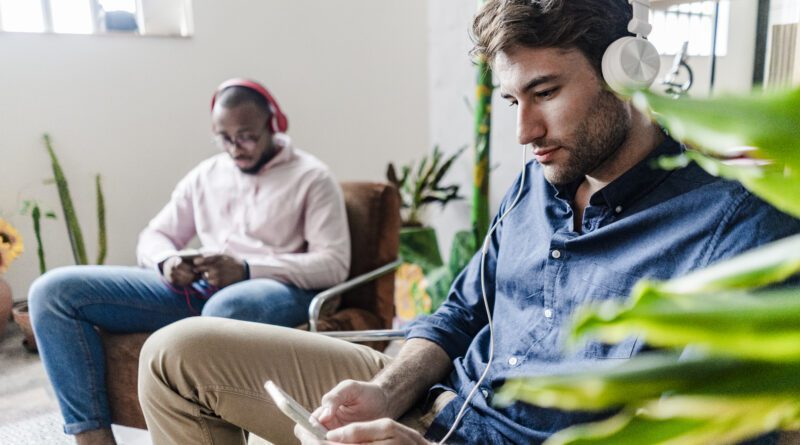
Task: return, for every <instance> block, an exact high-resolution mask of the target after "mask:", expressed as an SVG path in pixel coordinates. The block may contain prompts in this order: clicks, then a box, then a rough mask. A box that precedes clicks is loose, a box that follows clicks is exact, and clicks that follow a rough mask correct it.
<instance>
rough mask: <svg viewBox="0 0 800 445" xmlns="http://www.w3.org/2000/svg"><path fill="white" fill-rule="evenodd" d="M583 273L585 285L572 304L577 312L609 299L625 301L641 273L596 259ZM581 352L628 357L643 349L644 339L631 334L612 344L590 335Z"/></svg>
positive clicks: (591, 356)
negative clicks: (637, 273) (632, 272)
mask: <svg viewBox="0 0 800 445" xmlns="http://www.w3.org/2000/svg"><path fill="white" fill-rule="evenodd" d="M584 272H585V273H583V274H582V275H581V285H582V286H581V289H579V290H578V295H577V296H576V298H575V304H574V307H572V308H571V312H572V314H573V316H574V315H575V313H576V312H577V311H580V310H582V309H581V307H582V306H586V305H596V304H599V303H600V302H602V301H606V300H616V301H625V300H627V299H628V297H629V295H630V292H631V289H632V288H633V286H634V285H635V284H636V282H637V281H639V279H640V277H638V276H634V275H630V274H626V273H624V272H619V271H615V270H612V269H609V268H607V267H604V266H601V265H599V264H596V263H592V264H591V265H590V266H589V267H588V268H586V270H585V271H584ZM587 340H588V341H586V343H585V344H584V346H583V347H582V348H581V349H580V350H579V352H578V355H579V356H582V357H585V358H589V359H627V358H630V357H631V356H632V355H633V353H634V352H636V351H638V350H639V349H642V347H643V343H642V342H641V340H640V339H639V338H638V337H636V336H631V337H628V338H626V339H624V340H623V341H621V342H619V343H615V344H609V343H603V342H600V341H597V340H594V339H591V338H589V339H587Z"/></svg>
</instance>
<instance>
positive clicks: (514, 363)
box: [508, 357, 518, 366]
mask: <svg viewBox="0 0 800 445" xmlns="http://www.w3.org/2000/svg"><path fill="white" fill-rule="evenodd" d="M517 361H518V360H517V358H516V357H511V358H510V359H508V364H509V365H511V366H514V365H516V364H517Z"/></svg>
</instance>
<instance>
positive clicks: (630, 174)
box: [589, 135, 684, 208]
mask: <svg viewBox="0 0 800 445" xmlns="http://www.w3.org/2000/svg"><path fill="white" fill-rule="evenodd" d="M683 151H684V147H683V146H682V145H681V144H680V143H678V142H677V141H676V140H674V139H672V138H671V137H669V136H668V135H667V136H666V137H665V139H664V141H663V142H661V143H660V144H658V145H657V146H656V148H654V149H653V150H652V151H651V152H650V153H649V154H648V155H647V157H646V158H644V159H643V160H641V161H640V162H639V163H638V164H636V165H634V166H633V167H632V168H630V169H629V170H628V171H626V172H625V173H623V174H622V175H621V176H620V177H619V178H617V179H615V180H613V181H611V183H610V184H608V185H606V186H605V187H603V188H602V189H600V190H599V191H598V192H597V193H595V194H594V195H592V197H591V198H590V199H589V204H591V205H603V204H605V205H606V206H608V207H610V208H616V207H617V206H623V207H626V206H628V205H629V204H630V203H632V202H634V201H636V200H637V199H639V198H640V197H641V196H643V195H646V194H648V193H650V191H651V190H653V188H655V187H656V186H657V185H658V184H660V183H661V182H662V181H663V180H664V179H666V177H667V176H669V175H670V174H671V173H672V172H671V170H667V169H663V168H659V167H658V166H656V165H655V160H656V159H658V158H660V157H661V156H670V155H679V154H681V153H683Z"/></svg>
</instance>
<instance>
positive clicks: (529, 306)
mask: <svg viewBox="0 0 800 445" xmlns="http://www.w3.org/2000/svg"><path fill="white" fill-rule="evenodd" d="M632 2H633V7H631V5H630V4H629V2H628V1H627V0H490V1H488V2H487V3H486V4H485V6H484V7H483V9H482V10H481V11H480V12H479V14H478V15H477V16H476V18H475V21H474V24H473V36H474V40H475V50H474V51H475V53H477V54H479V55H483V56H485V57H487V58H488V60H489V61H490V62H491V64H492V67H493V69H494V74H495V75H496V78H497V80H498V81H499V84H500V89H499V90H500V96H501V97H502V98H504V99H505V100H506V101H507V102H508V103H509V104H510V105H511V106H513V107H515V108H516V110H517V139H518V142H519V144H521V145H523V146H524V149H525V150H531V151H532V152H533V156H534V157H535V162H531V163H527V164H526V165H524V167H523V171H522V174H521V175H520V176H519V178H518V179H517V181H516V183H515V184H514V186H513V187H512V188H511V190H509V192H508V194H507V195H506V197H505V199H504V200H503V201H502V203H501V205H500V212H499V213H498V216H497V217H496V218H495V222H494V225H493V227H492V230H491V231H490V233H489V235H488V236H487V239H486V241H485V243H484V246H483V248H482V249H481V251H480V252H478V253H477V254H476V255H475V256H474V258H473V259H472V261H471V262H470V263H469V265H468V266H467V267H466V269H465V270H464V271H463V272H462V273H461V274H460V275H459V276H458V278H457V279H456V281H455V283H454V284H453V287H452V288H451V291H450V295H449V297H448V299H447V301H446V302H445V303H444V304H443V305H442V307H440V308H439V309H438V310H437V311H436V312H435V313H434V314H433V315H432V316H430V317H428V318H425V319H421V320H418V321H417V322H415V323H414V324H412V326H411V327H410V328H409V329H408V331H407V334H406V342H405V344H404V345H403V348H402V349H401V351H400V352H399V355H398V356H397V357H395V358H390V357H387V356H385V355H383V354H381V353H378V352H375V351H372V350H370V349H367V348H365V347H361V346H357V345H352V344H349V343H345V342H341V341H338V340H334V339H329V338H326V337H320V336H319V335H317V334H310V333H306V332H298V331H293V330H286V329H280V328H277V327H271V326H257V325H246V326H245V325H243V324H240V323H236V322H233V321H226V322H224V323H217V324H214V325H213V326H212V325H211V324H210V323H208V322H205V321H204V320H186V321H183V322H179V323H176V324H174V325H172V326H170V327H168V328H166V329H163V330H161V331H159V332H157V333H156V334H154V335H153V336H152V337H151V338H150V340H149V341H148V343H147V344H146V345H145V347H144V349H143V351H142V356H141V360H140V373H139V376H140V398H141V401H142V405H143V408H144V411H145V417H146V419H147V424H148V427H149V429H150V431H151V434H152V437H153V439H154V443H155V444H168V443H208V444H210V443H215V444H234V443H236V444H238V443H242V441H243V433H242V430H246V431H250V432H253V433H255V434H258V435H259V436H262V437H264V438H266V439H267V440H269V441H270V442H272V443H275V444H284V443H295V439H294V437H292V433H294V434H295V435H296V436H297V437H298V438H300V439H301V441H302V443H304V444H316V443H329V442H323V441H322V440H321V439H319V438H318V437H316V436H315V434H313V433H312V432H311V431H309V430H306V429H305V428H303V427H301V426H294V425H293V422H292V421H291V420H290V419H289V418H288V417H286V416H283V415H282V414H281V412H280V411H279V410H278V409H277V408H276V406H275V404H274V403H273V402H272V401H271V399H270V398H269V396H268V395H267V394H266V392H264V391H263V390H262V389H261V388H262V385H263V384H264V381H266V380H272V381H273V382H275V384H277V385H278V386H280V387H282V388H283V389H284V390H285V391H286V392H287V393H288V394H289V395H290V396H291V397H293V398H295V399H297V401H298V402H299V403H300V404H301V405H303V406H305V408H307V409H309V410H313V417H315V418H316V419H317V420H318V421H319V422H320V423H321V424H322V426H323V427H325V428H327V429H328V432H327V436H326V440H328V441H330V442H334V443H376V444H377V443H381V444H384V443H387V444H388V443H392V444H398V443H399V444H424V443H429V442H428V441H429V440H435V441H440V442H441V443H470V444H473V443H474V444H503V443H518V444H535V443H541V442H542V441H543V440H545V439H546V438H547V437H549V436H550V435H551V434H552V433H554V432H555V431H558V430H560V429H562V428H565V427H568V426H571V425H574V424H577V423H581V422H586V421H590V420H594V419H598V418H602V417H604V416H607V415H608V413H586V412H563V411H559V410H553V409H545V408H540V407H536V406H531V405H526V404H523V403H517V404H514V405H511V406H508V407H496V406H494V405H493V404H492V397H493V393H494V391H495V390H496V389H497V388H498V386H500V385H501V384H502V383H503V382H504V381H505V380H506V379H507V378H509V377H515V376H536V375H546V374H558V373H562V372H568V371H570V372H571V371H576V370H580V369H592V368H597V367H602V366H608V365H609V364H613V363H619V361H620V360H624V359H628V358H630V357H631V356H632V355H634V354H637V353H639V352H640V351H642V350H643V349H644V348H645V345H644V344H643V342H642V341H640V340H638V339H636V338H630V339H627V340H625V341H623V342H621V343H619V344H615V345H608V344H602V343H589V344H586V345H584V346H583V347H582V348H581V349H579V350H576V351H565V350H564V348H563V343H564V335H565V332H564V329H563V328H564V327H565V326H566V325H568V324H569V322H570V319H571V315H572V314H573V313H574V311H575V310H576V309H577V308H578V307H579V306H581V305H582V304H585V303H588V302H596V301H601V300H606V299H622V298H625V296H626V295H627V294H628V293H629V291H630V289H631V287H632V286H633V285H634V284H635V283H636V282H637V281H638V280H639V279H641V278H644V277H648V278H653V279H666V278H669V277H673V276H677V275H682V274H685V273H687V272H689V271H691V270H694V269H698V268H702V267H705V266H706V265H708V264H710V263H712V262H715V261H718V260H721V259H723V258H727V257H730V256H732V255H735V254H737V253H739V252H742V251H745V250H748V249H750V248H753V247H755V246H758V245H761V244H763V243H766V242H769V241H771V240H774V239H778V238H782V237H784V236H788V235H790V234H794V233H798V232H800V222H798V221H797V220H795V219H792V218H791V217H789V216H787V215H785V214H782V213H781V212H779V211H778V210H776V209H774V208H772V207H770V206H769V205H767V204H765V203H764V202H762V201H760V200H759V199H758V198H756V197H755V196H753V195H752V194H750V193H748V192H747V191H746V190H745V189H744V188H742V187H741V186H740V185H739V184H737V183H733V182H729V181H725V180H721V179H718V178H715V177H712V176H710V175H708V174H706V173H705V172H704V171H702V170H701V169H700V168H699V167H697V166H695V165H691V166H688V167H686V168H683V169H679V170H673V171H664V170H658V169H654V168H653V167H651V165H652V160H653V159H655V158H657V157H659V156H662V155H670V154H678V153H680V152H681V151H683V150H684V148H683V147H682V146H681V145H680V144H678V143H677V142H676V141H674V140H673V139H671V138H670V137H669V136H668V135H667V134H665V132H664V131H663V130H662V129H661V128H659V126H658V125H656V124H655V123H653V122H652V121H651V120H650V119H649V118H648V117H647V116H645V115H644V114H643V113H641V112H640V111H638V110H637V109H635V108H634V107H633V106H632V105H631V104H630V102H629V101H628V100H626V99H623V98H620V97H618V96H617V95H616V94H615V93H614V92H612V91H610V90H609V89H608V87H609V86H610V87H613V88H619V89H628V88H641V87H646V86H647V85H649V83H650V82H651V81H652V79H653V78H654V77H655V75H656V74H657V72H658V54H657V53H656V52H655V50H654V49H653V48H652V46H651V45H650V44H649V43H648V42H647V41H646V40H644V37H645V36H646V35H647V33H648V32H649V25H647V6H648V1H647V0H632ZM492 320H494V322H492ZM245 338H247V339H249V341H248V342H247V343H246V344H243V341H242V339H245ZM209 344H213V345H214V346H213V351H214V352H213V354H209V350H208V345H209ZM237 345H241V346H240V347H235V346H237Z"/></svg>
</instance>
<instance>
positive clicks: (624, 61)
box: [602, 37, 661, 93]
mask: <svg viewBox="0 0 800 445" xmlns="http://www.w3.org/2000/svg"><path fill="white" fill-rule="evenodd" d="M660 68H661V56H660V55H659V54H658V51H657V50H656V47H655V46H653V44H652V43H650V42H648V41H647V40H645V39H642V38H639V37H623V38H621V39H617V40H616V41H614V43H612V44H611V45H609V47H608V48H607V49H606V52H605V53H604V54H603V62H602V69H603V79H605V81H606V83H607V84H608V86H610V87H611V89H612V90H614V91H616V92H618V93H624V92H626V91H630V90H635V89H640V88H647V87H649V86H650V84H652V83H653V81H654V80H655V78H656V76H658V70H659V69H660Z"/></svg>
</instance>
